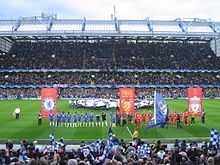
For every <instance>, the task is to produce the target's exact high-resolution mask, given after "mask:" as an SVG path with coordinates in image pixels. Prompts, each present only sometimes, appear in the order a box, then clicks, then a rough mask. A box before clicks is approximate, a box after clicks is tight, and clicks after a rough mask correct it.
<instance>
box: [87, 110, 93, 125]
mask: <svg viewBox="0 0 220 165" xmlns="http://www.w3.org/2000/svg"><path fill="white" fill-rule="evenodd" d="M88 117H89V127H91V126H92V127H93V126H94V116H93V113H92V112H89V114H88Z"/></svg>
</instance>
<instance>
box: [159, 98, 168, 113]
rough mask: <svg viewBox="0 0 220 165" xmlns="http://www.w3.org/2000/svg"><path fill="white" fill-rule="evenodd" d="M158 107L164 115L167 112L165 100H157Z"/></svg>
mask: <svg viewBox="0 0 220 165" xmlns="http://www.w3.org/2000/svg"><path fill="white" fill-rule="evenodd" d="M158 107H159V109H160V112H161V113H162V114H163V115H164V116H165V115H166V114H167V105H166V102H165V101H164V100H163V101H159V102H158Z"/></svg>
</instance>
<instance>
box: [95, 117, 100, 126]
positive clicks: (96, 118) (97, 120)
mask: <svg viewBox="0 0 220 165" xmlns="http://www.w3.org/2000/svg"><path fill="white" fill-rule="evenodd" d="M95 120H96V123H95V125H96V127H97V126H100V116H99V115H98V114H97V115H96V116H95Z"/></svg>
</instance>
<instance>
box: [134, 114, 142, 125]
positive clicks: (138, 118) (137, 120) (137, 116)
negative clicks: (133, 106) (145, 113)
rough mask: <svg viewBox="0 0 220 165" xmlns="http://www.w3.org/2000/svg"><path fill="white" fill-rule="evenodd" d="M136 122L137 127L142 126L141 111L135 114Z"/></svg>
mask: <svg viewBox="0 0 220 165" xmlns="http://www.w3.org/2000/svg"><path fill="white" fill-rule="evenodd" d="M135 123H136V128H140V126H141V115H140V114H139V113H136V115H135Z"/></svg>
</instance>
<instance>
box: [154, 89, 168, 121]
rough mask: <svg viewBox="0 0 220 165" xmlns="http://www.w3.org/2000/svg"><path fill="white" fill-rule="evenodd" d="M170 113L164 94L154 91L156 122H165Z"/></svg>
mask: <svg viewBox="0 0 220 165" xmlns="http://www.w3.org/2000/svg"><path fill="white" fill-rule="evenodd" d="M167 115H168V109H167V104H166V101H165V99H164V97H163V96H162V95H160V94H159V93H157V92H156V91H155V92H154V124H155V125H160V124H165V123H166V122H167V121H166V118H167Z"/></svg>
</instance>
